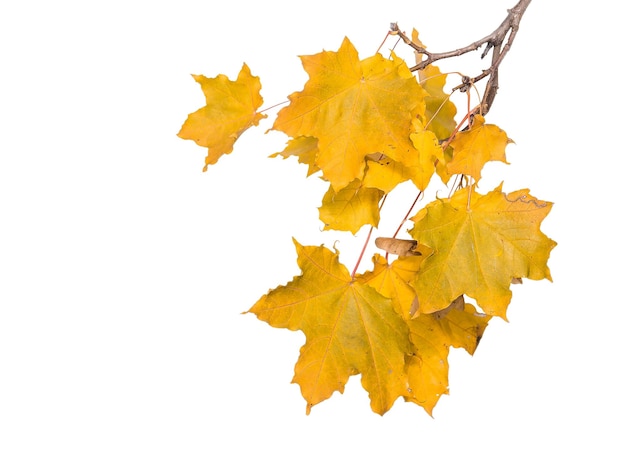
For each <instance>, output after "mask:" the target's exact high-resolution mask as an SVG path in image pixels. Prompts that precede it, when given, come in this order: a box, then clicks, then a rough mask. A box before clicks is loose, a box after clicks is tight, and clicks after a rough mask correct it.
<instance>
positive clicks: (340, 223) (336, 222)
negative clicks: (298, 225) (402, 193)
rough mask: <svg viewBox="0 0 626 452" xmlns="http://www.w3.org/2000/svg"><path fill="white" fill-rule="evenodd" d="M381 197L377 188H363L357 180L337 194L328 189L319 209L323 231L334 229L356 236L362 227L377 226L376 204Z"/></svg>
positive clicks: (378, 212) (377, 211)
mask: <svg viewBox="0 0 626 452" xmlns="http://www.w3.org/2000/svg"><path fill="white" fill-rule="evenodd" d="M383 195H384V193H383V192H382V191H380V190H378V189H377V188H369V187H364V186H363V184H362V182H361V181H360V180H358V179H355V180H354V181H352V182H351V183H350V184H349V185H348V186H346V187H344V188H342V189H341V190H339V191H338V192H335V190H334V189H333V187H332V186H331V187H329V188H328V191H327V192H326V194H325V195H324V198H323V199H322V206H321V207H320V208H319V212H320V220H322V222H323V223H324V230H329V229H334V230H336V231H350V232H352V233H353V234H356V233H357V231H358V230H359V229H361V227H362V226H363V225H366V224H371V225H372V226H378V221H379V220H380V210H379V208H378V203H379V202H380V200H381V198H382V197H383Z"/></svg>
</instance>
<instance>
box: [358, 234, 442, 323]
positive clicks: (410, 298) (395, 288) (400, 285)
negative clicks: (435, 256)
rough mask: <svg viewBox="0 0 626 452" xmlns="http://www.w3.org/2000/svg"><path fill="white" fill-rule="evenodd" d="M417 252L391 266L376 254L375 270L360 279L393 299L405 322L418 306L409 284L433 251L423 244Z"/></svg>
mask: <svg viewBox="0 0 626 452" xmlns="http://www.w3.org/2000/svg"><path fill="white" fill-rule="evenodd" d="M415 251H416V252H417V253H419V254H417V253H416V254H415V255H413V256H403V257H399V258H398V259H396V260H395V261H393V262H392V263H391V264H389V263H388V262H387V259H385V258H384V257H383V256H381V255H380V254H378V253H377V254H374V256H373V257H372V261H373V262H374V269H373V270H371V271H368V272H365V273H364V274H363V275H361V276H360V277H359V280H360V281H363V282H364V283H365V284H367V285H369V286H371V287H373V288H374V289H376V291H377V292H379V293H380V294H381V295H383V296H385V297H387V298H389V299H391V300H392V302H393V306H394V307H395V309H396V311H397V312H398V313H400V315H401V316H402V318H403V319H404V320H405V321H409V320H410V319H411V317H412V316H413V314H414V313H415V311H416V306H417V305H416V303H417V295H416V293H415V289H413V287H411V285H410V284H409V282H410V281H412V280H413V279H414V278H415V277H416V276H417V272H418V271H419V268H420V265H421V264H422V261H423V260H424V259H426V258H427V257H428V256H430V255H431V254H432V249H430V248H428V247H427V246H424V245H421V244H420V245H418V246H417V247H416V248H415Z"/></svg>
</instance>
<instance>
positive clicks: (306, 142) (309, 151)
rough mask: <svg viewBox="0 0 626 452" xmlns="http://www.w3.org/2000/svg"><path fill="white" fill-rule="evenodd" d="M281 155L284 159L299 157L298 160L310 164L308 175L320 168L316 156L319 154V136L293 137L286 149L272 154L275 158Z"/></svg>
mask: <svg viewBox="0 0 626 452" xmlns="http://www.w3.org/2000/svg"><path fill="white" fill-rule="evenodd" d="M279 155H280V156H282V157H283V158H284V159H286V158H287V157H292V156H294V157H297V158H298V162H300V163H303V164H305V165H308V167H309V169H308V171H307V174H306V175H307V177H308V176H310V175H311V174H314V173H316V172H318V171H319V170H320V169H319V168H318V167H317V166H316V165H315V156H316V155H317V138H315V137H297V138H293V139H291V140H289V142H288V143H287V146H286V147H285V149H283V150H282V151H281V152H276V153H274V154H272V155H270V157H272V158H274V157H277V156H279Z"/></svg>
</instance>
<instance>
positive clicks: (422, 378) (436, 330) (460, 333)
mask: <svg viewBox="0 0 626 452" xmlns="http://www.w3.org/2000/svg"><path fill="white" fill-rule="evenodd" d="M490 318H491V317H490V316H488V315H484V314H480V313H478V312H476V308H475V307H474V306H472V305H471V304H465V303H463V304H462V305H461V307H460V309H451V310H450V311H448V312H447V313H446V314H445V315H444V316H437V315H436V314H427V315H420V316H419V317H417V318H416V319H414V320H412V321H411V322H409V324H408V325H409V329H410V337H411V343H412V344H413V347H414V350H415V352H414V354H413V355H412V356H410V357H409V359H408V360H407V374H408V376H409V387H410V388H411V391H410V395H409V396H405V397H404V400H405V401H407V402H413V403H416V404H418V405H420V406H421V407H422V408H424V409H425V410H426V411H427V412H428V413H429V414H431V415H432V411H433V408H434V407H435V405H436V404H437V402H438V401H439V398H440V397H441V396H442V395H443V394H448V371H449V364H448V354H449V352H450V347H451V346H453V347H462V348H464V349H465V350H466V351H467V352H468V353H470V354H473V353H474V351H475V350H476V347H477V346H478V343H479V342H480V339H481V337H482V335H483V333H484V331H485V328H487V324H488V322H489V320H490Z"/></svg>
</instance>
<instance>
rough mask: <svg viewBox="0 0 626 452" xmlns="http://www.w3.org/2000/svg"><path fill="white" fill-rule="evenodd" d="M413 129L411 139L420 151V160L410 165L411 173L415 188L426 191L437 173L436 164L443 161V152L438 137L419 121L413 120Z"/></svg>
mask: <svg viewBox="0 0 626 452" xmlns="http://www.w3.org/2000/svg"><path fill="white" fill-rule="evenodd" d="M413 129H414V131H413V133H411V135H410V138H411V142H412V143H413V146H415V148H416V149H417V151H418V158H417V161H416V162H414V163H413V164H411V165H409V171H410V173H411V180H412V181H413V183H414V184H415V186H416V187H417V188H419V189H420V190H422V191H424V190H426V187H427V186H428V183H429V182H430V178H431V177H432V175H433V173H434V172H435V164H436V163H437V162H438V161H440V160H442V159H443V150H442V149H441V146H440V145H439V140H438V139H437V136H436V135H435V134H434V133H433V132H431V131H430V130H424V128H423V127H422V124H421V123H420V122H419V120H417V119H414V120H413Z"/></svg>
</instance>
